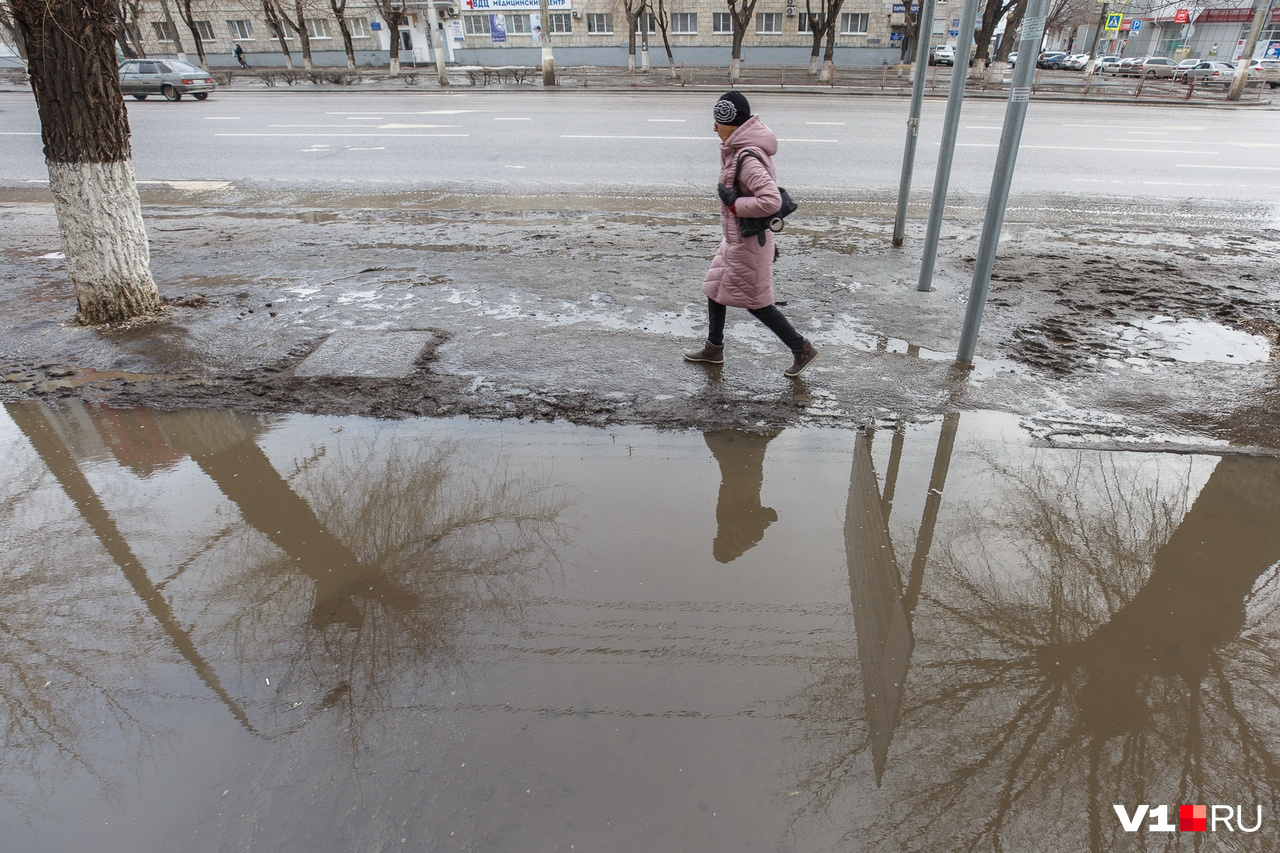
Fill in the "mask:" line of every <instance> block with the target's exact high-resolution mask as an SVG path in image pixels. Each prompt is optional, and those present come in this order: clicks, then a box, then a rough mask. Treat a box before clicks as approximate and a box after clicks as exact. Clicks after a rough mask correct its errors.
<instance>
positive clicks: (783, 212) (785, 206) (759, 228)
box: [733, 148, 800, 246]
mask: <svg viewBox="0 0 1280 853" xmlns="http://www.w3.org/2000/svg"><path fill="white" fill-rule="evenodd" d="M747 157H754V158H756V159H757V160H759V161H760V162H761V163H764V159H763V158H762V157H761V156H760V155H759V154H757V153H756V152H754V151H752V150H751V149H749V148H748V149H747V150H746V151H743V152H742V153H741V154H739V155H738V167H737V169H735V170H734V172H733V190H734V192H736V193H737V194H738V195H742V189H741V187H739V186H738V175H739V174H741V172H742V161H743V160H745V159H746V158H747ZM778 195H779V196H781V197H782V205H781V207H779V208H778V210H777V212H775V213H772V214H770V215H768V216H739V217H738V233H739V234H741V235H742V236H743V237H755V236H756V235H759V237H760V245H761V246H763V245H764V232H765V231H772V232H774V233H775V234H776V233H777V232H779V231H781V230H782V229H783V228H784V227H786V224H787V223H786V219H787V217H788V216H790V215H791V214H793V213H795V212H796V208H798V207H799V206H800V205H798V204H796V203H795V200H794V199H792V198H791V194H790V193H788V192H787V191H786V190H785V189H784V188H782V187H778Z"/></svg>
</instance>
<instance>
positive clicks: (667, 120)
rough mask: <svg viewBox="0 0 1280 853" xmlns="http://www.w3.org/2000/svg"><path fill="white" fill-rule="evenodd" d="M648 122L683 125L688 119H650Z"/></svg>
mask: <svg viewBox="0 0 1280 853" xmlns="http://www.w3.org/2000/svg"><path fill="white" fill-rule="evenodd" d="M649 121H666V122H672V123H674V124H684V123H685V122H686V121H688V119H685V118H651V119H649Z"/></svg>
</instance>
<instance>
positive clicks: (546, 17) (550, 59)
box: [538, 0, 556, 86]
mask: <svg viewBox="0 0 1280 853" xmlns="http://www.w3.org/2000/svg"><path fill="white" fill-rule="evenodd" d="M538 15H539V17H541V18H542V85H544V86H554V85H555V84H556V58H555V55H554V54H552V52H551V14H550V13H549V12H548V11H547V0H538Z"/></svg>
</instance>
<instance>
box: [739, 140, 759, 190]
mask: <svg viewBox="0 0 1280 853" xmlns="http://www.w3.org/2000/svg"><path fill="white" fill-rule="evenodd" d="M748 157H754V158H756V159H757V160H759V161H760V165H761V166H763V165H764V158H763V157H761V156H760V154H759V153H758V152H756V151H754V150H753V149H751V148H744V149H742V153H741V154H739V155H738V168H736V169H734V170H733V188H734V189H735V190H737V192H738V193H739V194H741V193H742V187H740V186H738V176H739V175H740V174H742V161H743V160H745V159H747V158H748Z"/></svg>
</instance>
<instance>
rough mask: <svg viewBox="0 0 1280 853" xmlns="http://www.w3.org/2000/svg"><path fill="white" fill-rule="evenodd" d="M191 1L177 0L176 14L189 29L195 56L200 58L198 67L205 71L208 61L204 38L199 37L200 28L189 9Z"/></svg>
mask: <svg viewBox="0 0 1280 853" xmlns="http://www.w3.org/2000/svg"><path fill="white" fill-rule="evenodd" d="M191 3H192V0H178V15H180V16H181V17H182V22H183V23H184V24H186V25H187V29H188V30H190V31H191V38H192V40H193V41H195V45H196V56H197V57H199V59H200V67H201V68H203V69H205V70H206V71H207V70H208V68H209V63H208V61H207V60H206V59H205V56H204V39H202V38H200V30H199V28H198V27H196V17H195V13H194V12H192V11H191Z"/></svg>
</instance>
